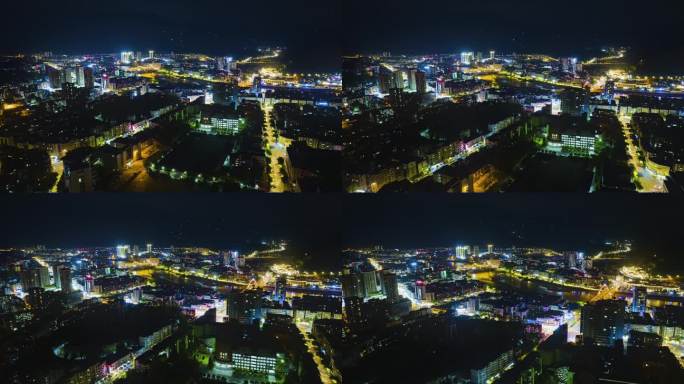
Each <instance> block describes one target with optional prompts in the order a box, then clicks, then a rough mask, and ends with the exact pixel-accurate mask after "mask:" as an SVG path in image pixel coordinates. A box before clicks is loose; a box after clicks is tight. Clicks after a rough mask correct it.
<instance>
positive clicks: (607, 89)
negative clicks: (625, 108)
mask: <svg viewBox="0 0 684 384" xmlns="http://www.w3.org/2000/svg"><path fill="white" fill-rule="evenodd" d="M603 99H604V100H606V101H609V102H612V101H613V99H615V81H614V80H606V85H605V86H604V87H603Z"/></svg>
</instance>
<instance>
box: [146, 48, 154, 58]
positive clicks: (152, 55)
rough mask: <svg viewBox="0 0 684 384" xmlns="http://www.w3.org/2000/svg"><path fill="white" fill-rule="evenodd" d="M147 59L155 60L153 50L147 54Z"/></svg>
mask: <svg viewBox="0 0 684 384" xmlns="http://www.w3.org/2000/svg"><path fill="white" fill-rule="evenodd" d="M147 58H148V59H154V51H153V50H151V49H150V50H149V51H148V52H147Z"/></svg>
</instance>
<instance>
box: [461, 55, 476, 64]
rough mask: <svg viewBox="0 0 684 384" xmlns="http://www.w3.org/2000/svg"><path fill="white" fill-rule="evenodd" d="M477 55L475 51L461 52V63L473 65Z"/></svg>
mask: <svg viewBox="0 0 684 384" xmlns="http://www.w3.org/2000/svg"><path fill="white" fill-rule="evenodd" d="M474 58H475V55H474V54H473V52H461V65H471V64H473V60H474Z"/></svg>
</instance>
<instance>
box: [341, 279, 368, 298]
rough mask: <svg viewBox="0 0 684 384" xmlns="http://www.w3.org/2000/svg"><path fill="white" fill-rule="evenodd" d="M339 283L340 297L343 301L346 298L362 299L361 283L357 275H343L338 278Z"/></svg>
mask: <svg viewBox="0 0 684 384" xmlns="http://www.w3.org/2000/svg"><path fill="white" fill-rule="evenodd" d="M340 281H341V282H342V297H343V298H344V299H346V298H348V297H359V298H362V297H363V290H362V288H361V284H362V283H361V279H360V276H359V275H358V274H356V273H348V274H344V275H342V277H340Z"/></svg>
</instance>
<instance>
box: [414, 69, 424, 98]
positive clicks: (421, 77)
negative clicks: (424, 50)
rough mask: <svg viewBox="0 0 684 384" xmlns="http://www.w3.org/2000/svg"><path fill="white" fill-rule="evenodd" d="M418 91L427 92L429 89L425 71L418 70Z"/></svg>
mask: <svg viewBox="0 0 684 384" xmlns="http://www.w3.org/2000/svg"><path fill="white" fill-rule="evenodd" d="M415 77H416V92H418V93H425V92H426V91H427V81H426V79H425V72H423V71H420V70H418V71H416V74H415Z"/></svg>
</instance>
